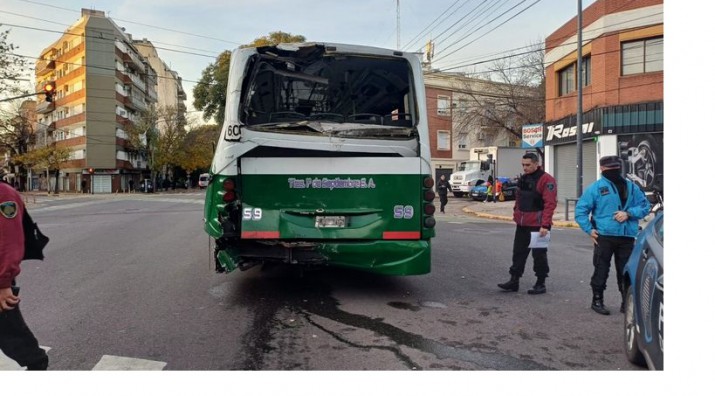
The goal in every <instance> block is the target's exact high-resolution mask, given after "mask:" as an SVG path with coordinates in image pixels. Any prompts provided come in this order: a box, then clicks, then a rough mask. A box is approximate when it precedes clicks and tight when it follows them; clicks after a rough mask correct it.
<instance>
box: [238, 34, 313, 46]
mask: <svg viewBox="0 0 715 396" xmlns="http://www.w3.org/2000/svg"><path fill="white" fill-rule="evenodd" d="M304 42H305V36H302V35H296V36H294V35H292V34H290V33H286V32H281V31H280V30H279V31H277V32H270V33H268V35H267V36H261V37H259V38H257V39H255V40H253V42H252V43H251V44H248V45H242V46H241V47H242V48H244V47H263V46H267V45H277V44H280V43H304Z"/></svg>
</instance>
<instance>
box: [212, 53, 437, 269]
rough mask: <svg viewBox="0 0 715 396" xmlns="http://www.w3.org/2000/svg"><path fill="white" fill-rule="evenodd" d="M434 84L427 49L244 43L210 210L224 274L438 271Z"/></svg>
mask: <svg viewBox="0 0 715 396" xmlns="http://www.w3.org/2000/svg"><path fill="white" fill-rule="evenodd" d="M430 175H431V167H430V147H429V134H428V128H427V109H426V101H425V87H424V83H423V79H422V71H421V65H420V58H419V56H418V54H415V53H404V52H400V51H394V50H387V49H380V48H373V47H364V46H355V45H343V44H326V43H291V44H279V45H276V46H266V47H257V48H256V47H251V48H242V49H237V50H235V51H233V53H232V54H231V63H230V71H229V80H228V87H227V92H226V111H225V120H224V124H223V127H222V132H221V135H220V137H219V141H218V144H217V146H216V151H215V154H214V159H213V163H212V165H211V170H210V177H209V184H208V187H207V190H206V201H205V206H204V229H205V231H206V232H207V233H208V234H209V236H210V237H211V238H213V239H214V240H215V250H214V258H215V263H216V270H217V271H218V272H229V271H232V270H234V269H236V268H238V269H240V270H245V269H248V268H251V267H253V266H255V265H260V264H267V263H285V264H290V265H298V266H321V265H328V266H337V267H345V268H353V269H359V270H364V271H370V272H374V273H379V274H385V275H417V274H425V273H428V272H430V265H431V257H430V240H431V238H432V237H434V235H435V231H434V226H435V219H434V216H433V215H434V212H435V207H434V205H433V202H432V201H433V200H434V197H435V193H434V190H433V186H434V180H433V179H432V177H431V176H430Z"/></svg>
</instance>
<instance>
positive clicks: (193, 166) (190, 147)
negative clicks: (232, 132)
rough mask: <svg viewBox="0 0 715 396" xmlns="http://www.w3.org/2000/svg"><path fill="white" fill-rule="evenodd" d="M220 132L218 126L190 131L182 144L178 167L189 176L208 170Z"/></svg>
mask: <svg viewBox="0 0 715 396" xmlns="http://www.w3.org/2000/svg"><path fill="white" fill-rule="evenodd" d="M219 132H220V131H219V126H218V125H200V126H195V127H193V128H191V129H189V131H188V132H187V134H186V137H185V138H184V140H183V142H182V144H181V150H180V153H181V154H180V156H179V159H178V162H179V163H178V165H179V166H180V167H182V168H183V169H184V170H185V171H186V173H187V174H191V172H193V171H195V170H206V169H208V168H209V167H210V166H211V161H212V160H213V154H214V145H215V143H216V141H217V140H218V138H219V134H220V133H219Z"/></svg>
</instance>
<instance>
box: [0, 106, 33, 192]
mask: <svg viewBox="0 0 715 396" xmlns="http://www.w3.org/2000/svg"><path fill="white" fill-rule="evenodd" d="M34 104H35V102H33V101H24V102H22V103H21V104H20V102H19V101H14V102H12V103H11V104H10V110H7V111H4V110H1V111H0V115H1V117H0V152H5V153H7V154H9V157H10V161H9V165H10V167H11V168H12V169H13V172H14V173H16V174H17V177H18V179H19V180H18V182H19V183H20V186H21V188H23V187H24V185H25V178H26V175H27V169H26V166H25V164H23V163H22V162H21V161H20V160H19V158H20V156H21V155H23V154H26V153H27V152H28V150H29V149H30V147H32V146H33V145H34V144H35V137H36V135H35V130H34V127H33V125H34V122H33V121H32V120H34V118H35V112H34Z"/></svg>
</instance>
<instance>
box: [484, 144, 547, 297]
mask: <svg viewBox="0 0 715 396" xmlns="http://www.w3.org/2000/svg"><path fill="white" fill-rule="evenodd" d="M521 167H522V169H523V170H524V174H523V175H521V177H520V178H519V183H518V188H517V190H516V200H515V201H514V222H516V233H515V235H514V250H513V254H512V265H511V268H509V274H510V275H511V279H510V280H509V281H507V282H505V283H500V284H498V285H497V286H499V287H500V288H501V289H503V290H506V291H512V292H515V291H519V278H521V276H522V275H523V274H524V267H525V266H526V260H527V259H528V258H529V252H531V255H532V257H533V258H534V272H535V273H536V284H535V285H534V287H533V288H531V289H530V290H529V291H528V293H529V294H543V293H546V285H545V281H546V277H547V276H548V275H549V262H548V259H547V257H546V250H547V246H548V239H546V237H547V236H550V235H549V232H550V230H551V225H552V223H553V222H552V217H553V215H554V210H556V180H555V179H554V178H553V176H551V175H550V174H548V173H546V172H544V170H543V169H541V166H539V156H538V155H537V154H536V153H526V154H524V156H523V157H522V159H521ZM532 233H535V234H536V235H535V237H536V239H537V240H535V241H534V245H532ZM531 246H534V247H533V248H532V247H531Z"/></svg>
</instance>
